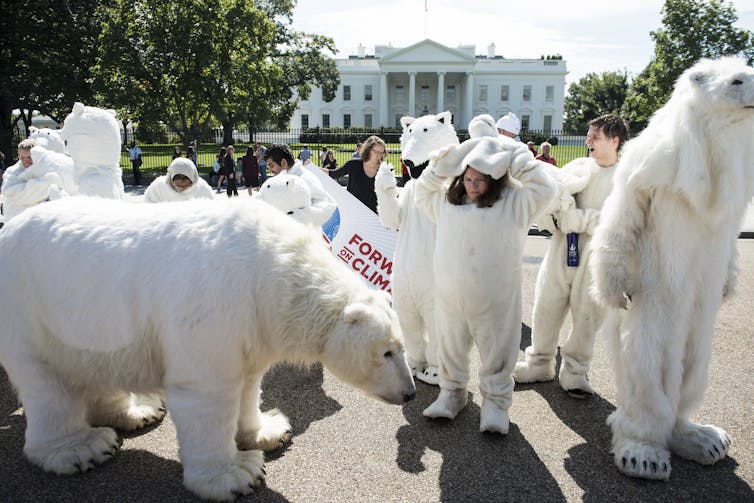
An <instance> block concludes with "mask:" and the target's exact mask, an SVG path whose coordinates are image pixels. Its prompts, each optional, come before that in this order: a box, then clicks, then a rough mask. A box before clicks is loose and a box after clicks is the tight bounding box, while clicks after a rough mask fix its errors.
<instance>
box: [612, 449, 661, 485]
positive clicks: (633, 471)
mask: <svg viewBox="0 0 754 503" xmlns="http://www.w3.org/2000/svg"><path fill="white" fill-rule="evenodd" d="M613 456H614V457H615V465H616V466H617V467H618V470H620V471H621V472H623V473H624V474H626V475H628V476H629V477H638V478H642V479H652V480H668V478H669V477H670V451H668V450H667V449H665V448H663V447H660V446H659V445H657V444H650V443H648V442H639V441H635V440H624V441H621V442H619V443H618V444H617V445H616V446H615V447H613Z"/></svg>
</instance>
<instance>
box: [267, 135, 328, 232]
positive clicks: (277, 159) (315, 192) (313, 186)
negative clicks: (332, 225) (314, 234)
mask: <svg viewBox="0 0 754 503" xmlns="http://www.w3.org/2000/svg"><path fill="white" fill-rule="evenodd" d="M264 159H265V161H266V162H267V166H268V167H269V168H270V171H272V172H273V173H274V174H276V175H277V174H279V173H288V174H289V175H295V176H299V177H301V178H302V179H303V180H304V181H305V182H306V183H307V185H308V186H309V190H310V191H311V197H312V204H311V206H310V207H308V208H301V209H300V210H296V211H295V212H294V213H293V214H292V215H291V216H292V217H293V218H295V219H296V220H298V221H299V222H301V223H303V224H308V225H312V226H314V227H320V226H322V224H324V223H325V222H327V220H328V219H329V218H330V216H332V214H333V212H334V211H335V208H336V206H337V205H336V203H335V199H333V197H332V196H331V195H330V194H328V193H327V191H326V190H325V188H324V187H323V186H322V183H320V181H319V180H318V179H317V175H315V174H314V173H312V172H311V171H309V170H308V169H307V168H305V167H304V166H303V164H302V163H301V162H294V160H293V154H292V153H291V149H290V148H288V145H272V146H271V147H270V148H268V149H267V151H266V152H265V154H264Z"/></svg>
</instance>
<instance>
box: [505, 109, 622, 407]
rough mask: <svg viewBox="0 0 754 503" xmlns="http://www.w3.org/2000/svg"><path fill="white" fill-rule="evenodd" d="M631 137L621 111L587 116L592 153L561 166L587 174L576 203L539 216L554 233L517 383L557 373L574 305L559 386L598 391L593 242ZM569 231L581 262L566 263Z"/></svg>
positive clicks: (580, 393)
mask: <svg viewBox="0 0 754 503" xmlns="http://www.w3.org/2000/svg"><path fill="white" fill-rule="evenodd" d="M627 139H628V125H627V124H626V121H625V120H623V119H622V118H621V117H618V116H616V115H612V114H605V115H602V116H600V117H597V118H596V119H593V120H592V121H591V122H589V130H588V132H587V139H586V144H587V146H588V147H589V157H583V158H580V159H576V160H574V161H571V162H570V163H568V164H567V165H565V166H564V167H563V168H562V169H563V171H564V174H569V173H570V174H572V175H575V176H578V177H580V178H581V179H584V182H585V183H584V185H585V186H584V188H583V189H582V190H580V191H579V192H578V193H576V194H573V197H574V199H575V203H576V204H575V207H571V208H569V209H562V210H560V211H557V212H556V213H554V214H551V215H550V214H548V215H544V216H543V217H542V218H541V219H539V221H538V224H539V223H541V225H540V228H545V229H546V230H549V231H550V232H552V234H553V235H552V240H551V241H550V246H549V248H548V250H547V254H546V256H545V259H544V262H543V263H542V266H541V267H540V269H539V274H537V284H536V287H535V290H534V309H533V314H532V330H531V346H529V347H527V348H526V351H525V357H524V361H522V362H519V363H517V364H516V369H515V371H514V373H513V378H514V379H515V380H516V382H518V383H529V382H536V381H550V380H552V379H554V378H555V354H556V352H557V350H558V336H559V335H560V329H561V326H562V325H563V321H564V319H565V316H566V314H567V312H568V309H569V308H570V311H571V316H572V318H573V329H572V330H571V334H570V336H569V337H568V339H566V341H565V343H564V344H563V346H562V347H561V348H560V356H561V358H562V363H561V366H560V375H559V378H560V386H561V387H562V388H563V389H564V390H565V391H566V392H568V394H569V395H571V396H574V397H577V398H583V397H585V396H586V395H587V394H590V393H594V389H593V388H592V385H591V384H590V383H589V380H588V379H587V372H588V371H589V366H590V365H591V362H592V349H593V346H594V338H595V334H596V332H597V330H598V329H599V327H600V324H601V322H602V319H603V311H604V309H603V308H602V307H600V306H598V305H597V304H596V302H595V301H594V300H593V298H592V296H591V295H590V291H589V290H590V289H589V285H590V276H589V261H590V255H591V247H590V245H589V242H590V240H591V236H592V233H593V232H594V229H595V227H596V226H597V224H598V223H599V217H600V208H601V207H602V204H603V203H604V201H605V199H606V198H607V196H608V194H609V193H610V190H611V189H612V186H613V184H612V180H613V173H614V172H615V166H616V164H617V163H618V150H619V149H620V147H621V145H623V142H625V141H626V140H627ZM569 234H576V235H577V236H578V237H577V239H576V243H575V245H574V247H575V251H576V252H577V263H573V262H571V265H569V263H568V253H569V246H568V244H569V238H568V235H569ZM571 242H573V237H571ZM573 252H574V250H573V249H572V250H571V253H572V254H573ZM571 257H572V258H573V255H571Z"/></svg>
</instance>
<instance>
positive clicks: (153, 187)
mask: <svg viewBox="0 0 754 503" xmlns="http://www.w3.org/2000/svg"><path fill="white" fill-rule="evenodd" d="M161 185H166V183H165V180H164V179H163V177H161V176H158V177H157V178H155V179H154V181H153V182H152V183H150V184H149V187H147V190H145V191H144V202H147V203H159V202H162V201H164V199H163V198H162V197H160V196H161V194H160V190H159V189H160V186H161Z"/></svg>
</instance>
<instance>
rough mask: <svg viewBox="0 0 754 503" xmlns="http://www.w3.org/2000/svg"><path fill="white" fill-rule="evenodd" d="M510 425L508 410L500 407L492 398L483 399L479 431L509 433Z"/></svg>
mask: <svg viewBox="0 0 754 503" xmlns="http://www.w3.org/2000/svg"><path fill="white" fill-rule="evenodd" d="M509 427H510V419H509V418H508V411H507V410H502V409H501V408H499V407H498V406H497V405H495V403H494V402H492V400H487V399H486V398H485V399H483V400H482V411H481V413H480V417H479V431H481V432H485V431H486V432H489V433H500V434H501V435H507V434H508V429H509Z"/></svg>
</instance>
